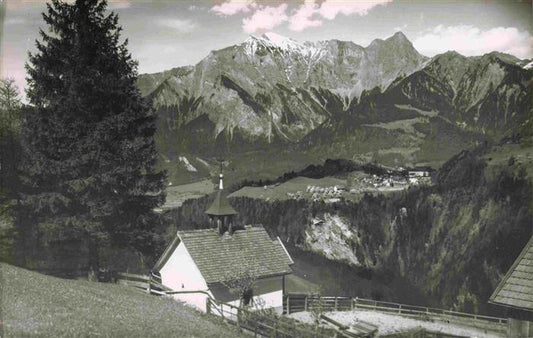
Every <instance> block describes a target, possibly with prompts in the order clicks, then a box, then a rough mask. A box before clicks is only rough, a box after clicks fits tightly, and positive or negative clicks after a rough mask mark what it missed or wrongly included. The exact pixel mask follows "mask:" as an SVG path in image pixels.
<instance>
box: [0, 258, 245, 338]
mask: <svg viewBox="0 0 533 338" xmlns="http://www.w3.org/2000/svg"><path fill="white" fill-rule="evenodd" d="M0 279H1V289H0V291H1V298H0V300H1V315H3V318H2V320H3V323H4V335H5V336H6V337H20V336H27V335H38V336H47V337H58V336H71V337H75V336H108V337H237V336H240V334H239V333H238V332H237V331H235V330H234V329H233V328H232V327H228V326H226V325H225V324H223V323H222V322H219V321H218V320H217V319H216V318H212V317H208V316H206V315H202V314H200V313H199V312H196V311H194V310H192V309H190V308H188V307H186V306H184V305H182V304H180V303H178V302H176V301H174V300H172V299H167V298H161V297H156V296H150V295H147V294H144V293H142V292H139V291H137V290H135V289H133V288H130V287H126V286H120V285H114V284H104V283H94V282H88V281H81V280H76V281H74V280H64V279H59V278H55V277H50V276H45V275H42V274H39V273H35V272H31V271H27V270H24V269H20V268H16V267H13V266H10V265H7V264H3V263H0ZM1 333H2V332H1V330H0V334H1Z"/></svg>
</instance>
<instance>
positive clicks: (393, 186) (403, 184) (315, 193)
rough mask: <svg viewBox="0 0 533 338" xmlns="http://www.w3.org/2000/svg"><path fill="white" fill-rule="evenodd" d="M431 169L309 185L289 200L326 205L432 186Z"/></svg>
mask: <svg viewBox="0 0 533 338" xmlns="http://www.w3.org/2000/svg"><path fill="white" fill-rule="evenodd" d="M432 172H433V169H432V168H430V167H419V168H412V169H405V168H401V167H400V168H398V169H397V170H395V171H392V170H388V171H387V172H386V173H384V174H381V175H380V174H366V175H364V176H354V177H349V178H348V180H347V184H346V186H343V185H332V186H327V187H323V186H314V185H308V186H307V187H306V190H305V191H296V192H287V193H286V195H287V197H288V198H289V199H296V200H298V199H311V200H313V201H314V202H318V201H323V202H326V203H336V202H340V201H341V200H342V199H343V198H346V197H348V196H350V195H357V194H361V193H374V192H390V191H400V190H404V189H407V188H409V187H411V186H417V185H426V184H431V174H432ZM276 185H278V184H274V185H265V186H264V189H269V188H273V187H275V186H276Z"/></svg>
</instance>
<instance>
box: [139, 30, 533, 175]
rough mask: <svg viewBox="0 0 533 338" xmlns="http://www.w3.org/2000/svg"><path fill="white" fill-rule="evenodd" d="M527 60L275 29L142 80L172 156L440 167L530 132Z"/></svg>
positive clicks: (395, 39)
mask: <svg viewBox="0 0 533 338" xmlns="http://www.w3.org/2000/svg"><path fill="white" fill-rule="evenodd" d="M529 64H530V62H529V60H519V59H517V58H515V57H513V56H511V55H506V54H502V53H496V52H493V53H490V54H486V55H483V56H479V57H465V56H462V55H460V54H458V53H456V52H447V53H444V54H441V55H437V56H435V57H433V58H431V59H428V58H426V57H424V56H422V55H420V54H419V53H418V52H417V51H416V50H415V48H414V47H413V45H412V44H411V42H410V41H409V40H408V39H407V38H406V37H405V35H403V34H402V33H400V32H398V33H396V34H394V35H393V36H391V37H390V38H388V39H386V40H379V39H378V40H374V41H373V42H372V43H371V44H370V45H369V46H367V47H361V46H359V45H356V44H354V43H352V42H346V41H338V40H329V41H320V42H303V43H300V42H297V41H294V40H292V39H289V38H285V37H282V36H279V35H276V34H274V33H267V34H265V35H263V36H261V37H256V36H251V37H250V38H248V39H247V40H246V41H244V42H243V43H241V44H239V45H234V46H230V47H227V48H225V49H222V50H217V51H212V52H211V53H210V54H209V55H208V56H207V57H205V58H204V59H203V60H202V61H200V62H199V63H198V64H196V65H195V66H191V67H181V68H175V69H172V70H169V71H166V72H163V73H157V74H148V75H141V76H140V77H139V82H138V84H139V88H140V89H141V91H142V92H143V93H144V94H145V95H147V96H149V97H150V98H151V99H152V100H153V104H154V108H155V110H156V113H157V114H158V116H159V119H158V133H157V143H158V147H159V149H160V152H161V153H162V154H163V156H164V157H165V159H168V160H170V162H171V163H174V162H175V161H176V160H177V159H178V157H179V156H183V155H187V156H189V155H194V156H201V157H203V158H204V159H209V158H213V157H215V156H223V157H226V158H231V157H232V156H233V155H235V154H238V155H239V156H242V154H244V153H249V152H252V151H253V152H255V154H256V155H254V156H256V157H257V156H259V157H261V152H262V151H264V150H268V151H272V150H273V149H274V150H276V149H277V150H280V153H281V152H283V151H291V152H293V153H294V152H295V151H296V152H304V153H305V154H308V155H309V156H311V157H313V159H319V160H323V159H324V158H327V157H328V155H329V154H331V153H332V152H335V153H339V154H338V155H337V157H346V158H351V159H358V158H362V160H376V161H378V162H382V163H385V164H405V163H421V162H424V163H437V164H440V163H442V162H443V161H445V160H446V159H448V158H450V156H452V155H453V154H454V153H456V152H457V151H458V150H460V149H465V148H468V147H471V146H474V145H476V144H479V143H481V142H483V141H485V140H486V139H499V138H501V137H502V136H506V135H510V134H513V133H517V132H524V131H527V129H528V128H526V126H527V125H528V123H529V124H531V121H533V119H532V118H531V117H532V115H533V112H532V105H531V102H532V100H533V97H532V95H533V94H532V91H531V81H532V78H533V69H532V68H531V67H529V66H528V65H529ZM258 151H259V152H258ZM265 156H266V155H265ZM265 156H263V157H265ZM265 158H266V157H265ZM304 164H307V163H302V165H304Z"/></svg>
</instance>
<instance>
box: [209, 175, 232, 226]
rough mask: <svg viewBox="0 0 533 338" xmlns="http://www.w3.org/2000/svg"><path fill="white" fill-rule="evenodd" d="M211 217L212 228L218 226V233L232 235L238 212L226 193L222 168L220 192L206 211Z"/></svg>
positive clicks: (219, 183)
mask: <svg viewBox="0 0 533 338" xmlns="http://www.w3.org/2000/svg"><path fill="white" fill-rule="evenodd" d="M205 213H206V214H207V215H208V216H209V221H210V223H211V226H213V225H216V227H217V230H218V233H219V234H220V235H222V234H223V233H224V232H225V231H226V230H227V231H228V232H229V233H230V234H232V233H233V231H234V230H235V229H234V226H233V216H234V215H236V214H237V211H235V209H233V207H232V206H231V204H229V201H228V198H227V196H226V194H225V191H224V174H223V173H222V168H221V170H220V174H219V181H218V191H217V192H216V195H215V199H214V200H213V203H212V204H211V206H210V207H209V208H208V209H207V210H206V211H205Z"/></svg>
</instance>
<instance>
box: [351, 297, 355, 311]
mask: <svg viewBox="0 0 533 338" xmlns="http://www.w3.org/2000/svg"><path fill="white" fill-rule="evenodd" d="M354 302H355V301H354V299H353V298H350V310H352V311H353V308H354V304H353V303H354Z"/></svg>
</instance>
